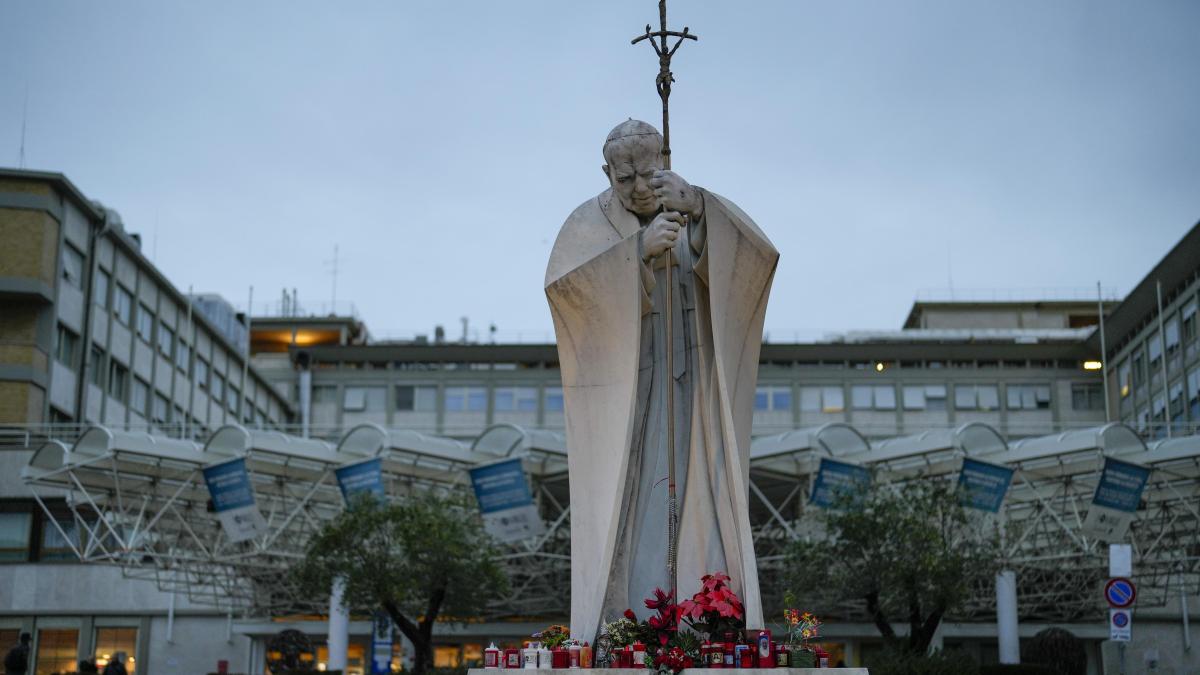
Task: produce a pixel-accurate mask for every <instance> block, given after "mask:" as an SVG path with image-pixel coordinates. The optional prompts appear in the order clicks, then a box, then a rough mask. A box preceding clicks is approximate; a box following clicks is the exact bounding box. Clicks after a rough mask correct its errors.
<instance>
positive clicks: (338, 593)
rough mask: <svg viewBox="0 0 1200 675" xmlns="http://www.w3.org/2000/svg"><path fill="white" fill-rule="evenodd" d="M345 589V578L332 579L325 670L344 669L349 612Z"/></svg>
mask: <svg viewBox="0 0 1200 675" xmlns="http://www.w3.org/2000/svg"><path fill="white" fill-rule="evenodd" d="M345 591H346V580H345V579H344V578H342V577H337V578H336V579H334V580H333V589H332V590H331V592H330V593H329V636H328V638H327V641H326V644H327V645H328V646H329V660H328V661H327V662H326V664H325V667H326V669H327V670H345V669H346V660H347V649H349V647H350V612H349V611H348V610H347V609H346V603H345V602H344V601H343V598H344V595H345Z"/></svg>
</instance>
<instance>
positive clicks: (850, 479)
mask: <svg viewBox="0 0 1200 675" xmlns="http://www.w3.org/2000/svg"><path fill="white" fill-rule="evenodd" d="M870 486H871V471H870V469H868V468H866V467H865V466H859V465H858V464H851V463H849V462H840V461H838V460H836V459H830V458H828V457H822V458H821V467H820V469H818V470H817V479H816V480H815V481H813V489H812V496H811V497H809V500H808V501H809V503H811V504H816V505H817V506H820V507H822V508H829V507H830V506H833V505H834V503H835V502H836V501H837V500H838V497H840V496H843V495H854V494H859V493H862V492H864V491H866V489H867V488H869V487H870Z"/></svg>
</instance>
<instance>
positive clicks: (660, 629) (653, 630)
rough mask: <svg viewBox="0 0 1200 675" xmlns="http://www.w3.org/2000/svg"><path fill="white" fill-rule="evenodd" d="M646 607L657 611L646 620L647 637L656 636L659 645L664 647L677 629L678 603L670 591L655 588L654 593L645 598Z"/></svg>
mask: <svg viewBox="0 0 1200 675" xmlns="http://www.w3.org/2000/svg"><path fill="white" fill-rule="evenodd" d="M646 609H653V610H654V611H655V612H657V614H655V615H653V616H651V617H650V618H649V619H647V621H646V628H647V630H646V632H647V633H648V634H649V635H648V636H647V637H653V638H657V642H658V644H659V646H661V647H666V646H667V643H668V642H670V641H671V638H672V637H674V635H675V633H676V631H677V630H678V629H679V617H678V614H679V605H676V604H675V598H674V597H673V596H672V595H671V594H670V593H667V592H665V591H663V589H661V588H656V589H654V595H653V596H652V597H649V598H646Z"/></svg>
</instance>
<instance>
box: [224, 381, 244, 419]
mask: <svg viewBox="0 0 1200 675" xmlns="http://www.w3.org/2000/svg"><path fill="white" fill-rule="evenodd" d="M241 397H242V393H241V392H240V391H238V388H237V387H235V386H233V385H232V384H231V385H229V396H226V397H225V399H226V400H225V407H227V408H229V412H231V413H233V414H234V415H235V416H236V415H237V412H238V404H239V403H241Z"/></svg>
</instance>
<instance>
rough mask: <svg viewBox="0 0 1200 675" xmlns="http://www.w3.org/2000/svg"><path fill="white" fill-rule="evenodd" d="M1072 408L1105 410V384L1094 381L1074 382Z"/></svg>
mask: <svg viewBox="0 0 1200 675" xmlns="http://www.w3.org/2000/svg"><path fill="white" fill-rule="evenodd" d="M1071 408H1072V409H1073V410H1104V386H1103V385H1101V384H1099V383H1093V382H1088V383H1086V384H1083V383H1076V384H1072V385H1071Z"/></svg>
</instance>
